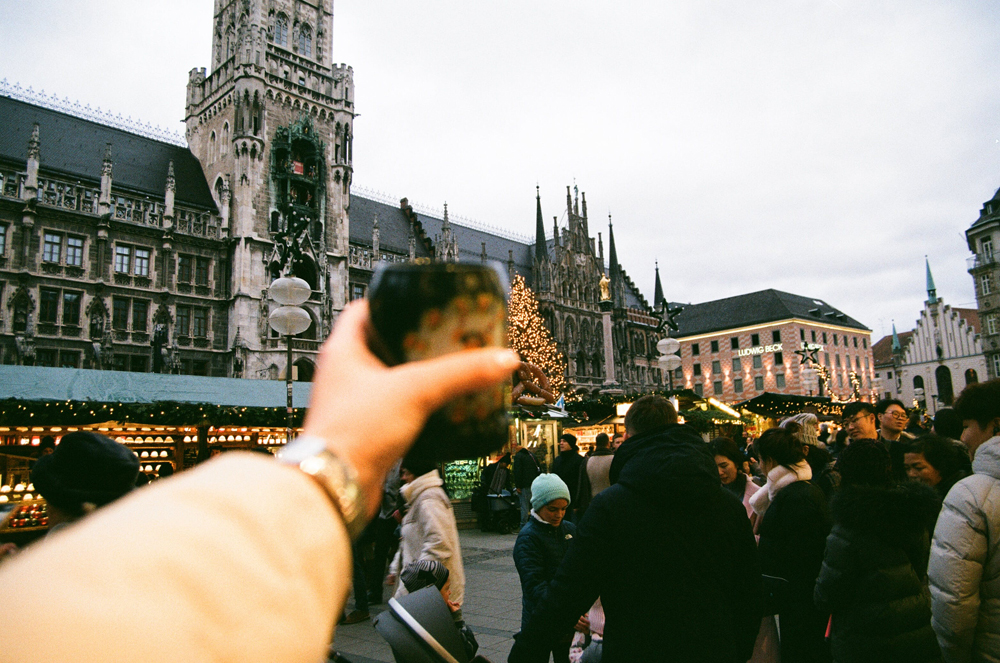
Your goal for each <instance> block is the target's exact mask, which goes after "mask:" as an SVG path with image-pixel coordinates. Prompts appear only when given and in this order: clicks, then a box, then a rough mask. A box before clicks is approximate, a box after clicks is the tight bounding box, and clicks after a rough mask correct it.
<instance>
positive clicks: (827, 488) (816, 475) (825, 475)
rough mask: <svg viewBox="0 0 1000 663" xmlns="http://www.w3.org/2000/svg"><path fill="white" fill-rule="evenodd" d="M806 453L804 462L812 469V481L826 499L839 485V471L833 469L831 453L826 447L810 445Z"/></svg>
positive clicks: (831, 495)
mask: <svg viewBox="0 0 1000 663" xmlns="http://www.w3.org/2000/svg"><path fill="white" fill-rule="evenodd" d="M807 451H808V453H806V462H807V463H809V469H811V470H812V473H813V478H812V482H813V483H814V484H816V486H817V487H819V489H820V490H822V491H823V494H824V495H826V499H828V500H829V499H830V498H831V497H833V494H834V493H835V492H837V489H838V488H839V487H840V472H838V471H837V470H836V469H834V460H833V454H831V453H830V452H829V451H827V450H826V449H820V448H819V447H813V446H810V447H809V448H808V450H807Z"/></svg>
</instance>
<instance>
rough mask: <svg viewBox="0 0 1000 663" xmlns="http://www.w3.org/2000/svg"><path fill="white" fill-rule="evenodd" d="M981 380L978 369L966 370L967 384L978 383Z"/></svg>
mask: <svg viewBox="0 0 1000 663" xmlns="http://www.w3.org/2000/svg"><path fill="white" fill-rule="evenodd" d="M977 382H979V374H977V373H976V369H974V368H970V369H969V370H967V371H966V372H965V385H966V386H968V385H970V384H976V383H977Z"/></svg>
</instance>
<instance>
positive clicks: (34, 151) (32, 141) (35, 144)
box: [28, 122, 42, 160]
mask: <svg viewBox="0 0 1000 663" xmlns="http://www.w3.org/2000/svg"><path fill="white" fill-rule="evenodd" d="M41 144H42V143H41V141H40V140H39V139H38V123H37V122H35V124H34V125H33V126H32V127H31V138H29V139H28V158H29V159H35V160H37V159H38V158H39V154H40V151H39V149H38V148H39V146H40V145H41Z"/></svg>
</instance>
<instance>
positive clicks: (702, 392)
mask: <svg viewBox="0 0 1000 663" xmlns="http://www.w3.org/2000/svg"><path fill="white" fill-rule="evenodd" d="M694 393H695V394H696V395H697V396H698V397H699V398H701V397H702V396H704V395H705V389H704V388H703V387H702V386H701V383H700V382H699V383H698V384H696V385H695V386H694Z"/></svg>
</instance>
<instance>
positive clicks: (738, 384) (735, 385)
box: [733, 378, 743, 394]
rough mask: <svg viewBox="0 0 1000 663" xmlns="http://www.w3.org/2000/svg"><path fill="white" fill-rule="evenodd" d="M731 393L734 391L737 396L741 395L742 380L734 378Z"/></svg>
mask: <svg viewBox="0 0 1000 663" xmlns="http://www.w3.org/2000/svg"><path fill="white" fill-rule="evenodd" d="M733 391H735V392H736V393H737V394H742V393H743V379H742V378H736V379H735V380H733Z"/></svg>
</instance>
